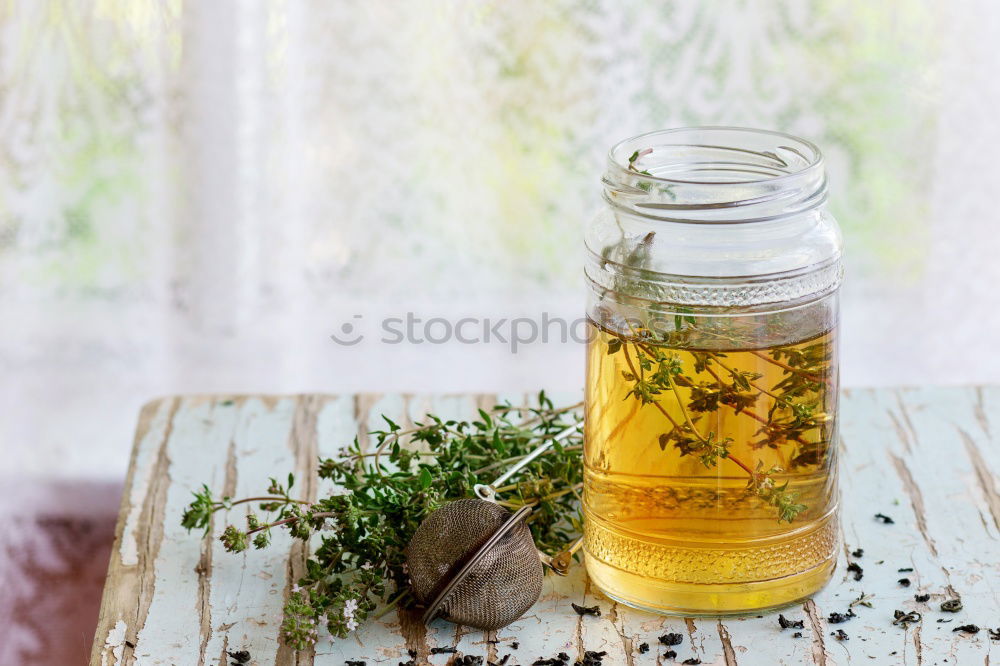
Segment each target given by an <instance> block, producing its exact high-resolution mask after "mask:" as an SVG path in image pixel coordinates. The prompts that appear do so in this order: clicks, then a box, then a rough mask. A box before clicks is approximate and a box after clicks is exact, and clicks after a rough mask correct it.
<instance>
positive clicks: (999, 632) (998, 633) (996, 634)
mask: <svg viewBox="0 0 1000 666" xmlns="http://www.w3.org/2000/svg"><path fill="white" fill-rule="evenodd" d="M986 633H987V634H989V635H990V640H991V641H1000V627H997V628H996V629H990V628H989V627H987V628H986Z"/></svg>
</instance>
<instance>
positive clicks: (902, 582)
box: [896, 578, 910, 587]
mask: <svg viewBox="0 0 1000 666" xmlns="http://www.w3.org/2000/svg"><path fill="white" fill-rule="evenodd" d="M896 582H897V583H899V584H900V585H902V586H903V587H909V586H910V579H909V578H900V579H899V580H897V581H896Z"/></svg>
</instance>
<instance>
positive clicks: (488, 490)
mask: <svg viewBox="0 0 1000 666" xmlns="http://www.w3.org/2000/svg"><path fill="white" fill-rule="evenodd" d="M574 432H577V427H576V426H570V427H568V428H566V429H564V430H563V431H562V432H560V433H559V434H557V435H556V436H555V437H550V438H548V439H546V440H545V441H544V442H542V443H541V444H539V445H538V446H537V447H536V448H535V450H534V451H532V452H531V453H529V454H528V455H526V456H524V457H523V458H521V460H519V461H518V462H517V463H516V464H515V465H513V466H512V467H511V468H510V469H508V470H507V471H506V472H504V473H503V474H501V475H500V476H498V477H497V478H495V479H494V480H493V483H490V484H488V485H487V484H485V483H477V484H476V485H475V486H473V487H472V490H473V492H475V493H476V497H478V498H479V499H481V500H486V501H487V502H493V503H494V504H496V503H497V490H496V489H497V487H499V486H501V485H503V482H504V481H506V480H507V479H509V478H510V477H512V476H514V475H515V474H517V473H518V472H520V471H521V469H523V468H524V467H525V466H526V465H528V464H529V463H531V461H533V460H534V459H535V458H537V457H538V456H540V455H542V454H543V453H545V452H546V451H548V450H549V448H550V447H551V446H552V445H553V444H555V443H556V442H561V441H562V440H564V439H566V438H567V437H569V436H570V435H572V434H573V433H574Z"/></svg>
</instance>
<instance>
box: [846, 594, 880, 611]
mask: <svg viewBox="0 0 1000 666" xmlns="http://www.w3.org/2000/svg"><path fill="white" fill-rule="evenodd" d="M874 598H875V595H874V594H865V593H864V592H862V593H861V594H860V595H858V598H857V599H855V600H854V601H852V602H851V603H850V605H849V606H848V608H854V607H855V606H865V607H867V608H872V599H874Z"/></svg>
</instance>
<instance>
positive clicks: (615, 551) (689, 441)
mask: <svg viewBox="0 0 1000 666" xmlns="http://www.w3.org/2000/svg"><path fill="white" fill-rule="evenodd" d="M590 326H591V331H590V339H589V341H588V354H587V392H586V426H585V428H586V433H585V450H584V462H585V489H584V513H585V518H586V520H585V552H586V562H587V570H588V573H589V575H590V577H591V580H592V581H594V582H595V583H596V584H597V585H598V587H600V588H601V590H602V591H604V592H605V593H606V594H608V595H609V596H611V597H612V598H614V599H617V600H619V601H621V602H623V603H626V604H629V605H632V606H635V607H639V608H644V609H647V610H653V611H658V612H666V613H679V614H689V615H697V614H712V615H715V614H722V613H740V612H747V611H751V610H760V609H766V608H774V607H780V606H783V605H787V604H789V603H792V602H795V601H798V600H801V599H803V598H805V597H808V596H809V595H811V594H812V593H814V592H815V591H817V590H818V589H819V588H821V587H822V586H823V585H824V584H825V583H826V582H827V580H829V578H830V576H831V574H832V572H833V567H834V564H835V561H836V558H835V549H836V543H837V524H836V505H837V496H836V411H837V404H836V403H837V371H836V368H837V366H836V359H835V358H834V355H835V353H836V345H835V339H834V333H833V332H832V330H827V331H825V332H823V333H821V334H818V335H816V334H814V335H813V336H812V337H811V338H809V339H802V340H800V341H797V342H793V343H786V344H780V345H772V346H769V347H763V348H753V347H752V346H743V345H747V344H748V343H747V341H745V340H740V339H738V336H734V338H733V339H727V337H726V335H724V334H723V335H719V334H717V333H710V332H709V333H706V334H705V335H701V336H699V335H697V334H693V335H686V336H681V338H683V339H681V338H677V339H675V340H671V339H669V336H666V337H657V336H650V335H648V332H642V331H640V332H639V333H634V334H633V333H631V332H630V333H628V334H622V333H619V332H612V331H611V330H610V329H607V328H602V327H600V326H598V325H597V324H595V323H594V322H593V321H591V322H590ZM692 328H694V327H692ZM675 337H676V336H675ZM765 338H766V336H765ZM753 339H757V340H760V339H761V337H760V336H757V337H756V338H754V336H750V340H753ZM787 339H788V338H787V336H786V337H785V340H787ZM664 340H666V341H664ZM657 357H659V358H660V359H661V361H662V360H664V359H666V361H665V362H666V363H667V366H668V367H670V368H672V370H671V371H670V373H669V374H670V379H669V380H666V381H664V374H663V373H662V372H661V374H660V375H656V372H657V371H658V370H663V368H662V367H661V364H660V363H658V362H655V360H654V359H656V358H657ZM643 360H645V361H646V362H647V363H646V364H645V365H646V366H647V367H643V363H642V361H643ZM657 379H658V380H659V386H660V389H661V390H659V392H650V393H647V395H646V399H640V398H639V397H637V396H636V393H634V392H632V391H633V389H635V388H636V386H637V381H638V382H644V383H645V385H646V386H654V387H655V386H657ZM706 442H708V444H709V445H710V444H712V443H719V442H723V443H725V445H724V447H723V448H724V449H725V450H726V451H727V452H728V457H718V458H716V459H715V460H714V461H713V460H712V459H711V458H710V457H709V458H708V459H707V460H706V459H705V458H703V454H704V453H706V451H707V450H708V445H706ZM754 474H758V475H762V476H757V477H756V484H757V485H754V484H753V483H752V481H754V478H755V477H754V476H753V475H754ZM761 483H765V484H773V485H772V486H771V487H773V488H778V489H781V488H783V489H784V490H783V493H782V496H783V497H784V498H785V500H786V502H787V503H790V504H791V505H793V506H795V507H803V508H798V509H797V512H796V513H795V515H794V517H791V518H790V519H789V518H788V516H787V515H786V519H785V520H782V519H781V518H782V516H781V515H780V509H779V507H777V506H775V505H774V504H772V503H770V502H769V501H767V500H766V499H765V498H764V496H762V494H761V493H760V492H758V489H759V488H760V484H761ZM786 483H787V486H785V485H784V484H786ZM764 494H765V495H766V493H764Z"/></svg>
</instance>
